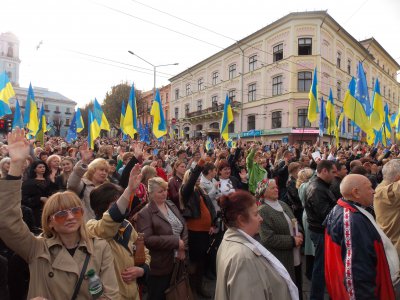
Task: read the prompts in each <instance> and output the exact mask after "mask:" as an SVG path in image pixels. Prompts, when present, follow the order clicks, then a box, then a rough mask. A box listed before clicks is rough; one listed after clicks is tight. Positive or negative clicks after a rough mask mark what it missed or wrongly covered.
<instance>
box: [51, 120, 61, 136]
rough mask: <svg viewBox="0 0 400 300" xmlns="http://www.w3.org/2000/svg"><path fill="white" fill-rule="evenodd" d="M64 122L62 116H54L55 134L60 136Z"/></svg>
mask: <svg viewBox="0 0 400 300" xmlns="http://www.w3.org/2000/svg"><path fill="white" fill-rule="evenodd" d="M62 124H63V121H62V120H61V118H60V116H58V115H57V116H53V129H54V135H55V136H60V134H61V126H62Z"/></svg>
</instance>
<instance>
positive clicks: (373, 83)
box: [371, 76, 375, 90]
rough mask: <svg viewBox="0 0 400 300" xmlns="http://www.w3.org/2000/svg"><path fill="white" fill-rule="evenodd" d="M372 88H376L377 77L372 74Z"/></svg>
mask: <svg viewBox="0 0 400 300" xmlns="http://www.w3.org/2000/svg"><path fill="white" fill-rule="evenodd" d="M371 84H372V85H371V88H372V90H374V88H375V77H374V76H372V79H371Z"/></svg>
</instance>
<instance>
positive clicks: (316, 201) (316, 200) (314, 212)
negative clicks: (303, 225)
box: [305, 176, 337, 233]
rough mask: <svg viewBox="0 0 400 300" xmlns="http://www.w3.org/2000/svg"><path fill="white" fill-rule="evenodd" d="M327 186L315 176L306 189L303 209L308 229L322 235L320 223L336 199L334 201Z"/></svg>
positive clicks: (322, 228)
mask: <svg viewBox="0 0 400 300" xmlns="http://www.w3.org/2000/svg"><path fill="white" fill-rule="evenodd" d="M329 186H330V184H329V183H326V182H325V181H323V180H322V179H321V178H319V177H318V176H316V177H314V178H312V179H311V181H310V185H309V186H308V188H307V192H306V200H305V209H306V213H307V222H308V225H309V228H310V230H311V231H313V232H317V233H324V226H323V225H322V223H323V222H324V221H325V218H326V216H327V215H328V214H329V212H330V211H331V210H332V208H333V207H334V206H335V205H336V201H337V199H335V196H334V195H333V193H332V191H331V190H330V189H329Z"/></svg>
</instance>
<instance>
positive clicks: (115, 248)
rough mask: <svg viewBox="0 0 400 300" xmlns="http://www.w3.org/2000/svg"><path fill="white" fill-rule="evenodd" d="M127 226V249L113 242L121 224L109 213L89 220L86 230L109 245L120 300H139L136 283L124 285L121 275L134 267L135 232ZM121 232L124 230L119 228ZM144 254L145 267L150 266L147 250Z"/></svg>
mask: <svg viewBox="0 0 400 300" xmlns="http://www.w3.org/2000/svg"><path fill="white" fill-rule="evenodd" d="M126 223H127V224H128V226H130V227H131V229H132V233H131V235H130V239H129V242H128V248H129V250H128V249H127V248H125V247H124V246H123V245H121V244H120V243H118V242H117V241H115V240H114V236H115V235H116V234H117V232H118V231H119V229H120V227H121V222H115V221H114V220H113V219H112V218H111V216H110V213H109V212H105V213H104V215H103V218H102V219H101V220H94V219H93V220H89V222H88V223H87V227H88V230H89V232H90V233H91V234H93V235H95V236H97V237H100V238H103V239H106V240H107V241H108V243H109V244H110V247H111V250H112V253H113V256H114V267H115V273H116V276H117V280H118V285H119V293H120V295H121V299H126V300H128V299H129V300H139V293H138V286H137V284H136V281H133V282H130V283H129V284H128V283H125V282H124V281H123V280H122V277H121V273H122V272H123V271H124V270H125V269H126V268H128V267H133V266H134V265H135V260H134V253H133V248H134V243H135V242H136V239H137V236H138V235H137V232H136V230H135V229H134V228H133V226H132V225H131V224H130V223H129V222H127V221H126ZM121 230H122V231H123V230H124V228H121ZM125 230H127V229H125ZM145 253H146V265H148V266H150V254H149V250H147V249H146V248H145Z"/></svg>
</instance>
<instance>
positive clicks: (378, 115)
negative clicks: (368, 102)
mask: <svg viewBox="0 0 400 300" xmlns="http://www.w3.org/2000/svg"><path fill="white" fill-rule="evenodd" d="M372 107H373V110H372V114H371V115H370V117H369V118H370V121H371V127H372V128H373V129H374V130H379V129H380V128H381V127H382V124H383V122H385V112H384V108H383V101H382V95H381V89H380V87H379V80H378V79H376V81H375V88H374V93H373V96H372Z"/></svg>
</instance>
